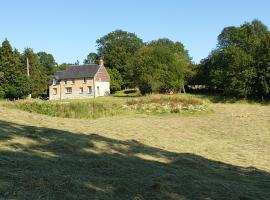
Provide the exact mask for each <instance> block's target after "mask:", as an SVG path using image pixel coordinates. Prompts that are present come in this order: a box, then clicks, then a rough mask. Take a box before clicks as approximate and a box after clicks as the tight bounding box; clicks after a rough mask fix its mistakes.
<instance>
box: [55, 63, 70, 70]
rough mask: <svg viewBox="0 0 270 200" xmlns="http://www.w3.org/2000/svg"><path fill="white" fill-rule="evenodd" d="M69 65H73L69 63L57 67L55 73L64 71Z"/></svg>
mask: <svg viewBox="0 0 270 200" xmlns="http://www.w3.org/2000/svg"><path fill="white" fill-rule="evenodd" d="M71 65H73V64H71V63H62V64H61V65H59V66H58V68H57V71H64V70H66V69H67V68H68V67H69V66H71Z"/></svg>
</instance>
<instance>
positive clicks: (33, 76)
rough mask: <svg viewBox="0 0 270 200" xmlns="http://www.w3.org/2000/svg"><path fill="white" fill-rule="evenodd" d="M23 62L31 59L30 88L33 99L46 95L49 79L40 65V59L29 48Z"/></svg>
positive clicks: (24, 54) (25, 51)
mask: <svg viewBox="0 0 270 200" xmlns="http://www.w3.org/2000/svg"><path fill="white" fill-rule="evenodd" d="M22 57H23V60H26V58H28V59H29V65H30V67H29V68H30V77H29V79H30V88H31V94H32V97H34V98H36V97H40V96H42V95H44V94H46V91H47V77H46V73H45V70H44V68H43V66H42V64H41V63H40V60H39V57H38V55H37V54H35V53H34V52H33V50H32V49H30V48H27V49H25V50H24V53H23V56H22Z"/></svg>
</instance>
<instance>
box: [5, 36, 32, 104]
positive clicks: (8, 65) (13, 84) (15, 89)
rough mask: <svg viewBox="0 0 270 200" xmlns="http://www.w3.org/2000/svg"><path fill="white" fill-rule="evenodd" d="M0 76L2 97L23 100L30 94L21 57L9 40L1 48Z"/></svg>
mask: <svg viewBox="0 0 270 200" xmlns="http://www.w3.org/2000/svg"><path fill="white" fill-rule="evenodd" d="M0 74H1V77H0V79H1V82H0V93H1V97H5V98H11V99H13V98H23V97H26V96H27V95H28V94H29V92H30V88H29V81H28V78H27V76H26V68H24V65H23V63H22V60H21V55H20V53H19V52H18V51H17V50H16V49H15V50H14V51H13V49H12V47H11V45H10V43H9V41H8V40H7V39H5V41H4V42H3V43H2V46H1V48H0Z"/></svg>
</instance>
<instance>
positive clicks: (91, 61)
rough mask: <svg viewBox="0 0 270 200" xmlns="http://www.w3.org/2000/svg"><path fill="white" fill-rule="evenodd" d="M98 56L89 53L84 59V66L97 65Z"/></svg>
mask: <svg viewBox="0 0 270 200" xmlns="http://www.w3.org/2000/svg"><path fill="white" fill-rule="evenodd" d="M98 59H99V57H98V54H96V53H93V52H91V53H89V54H88V55H87V57H86V59H85V60H84V61H83V63H84V64H98Z"/></svg>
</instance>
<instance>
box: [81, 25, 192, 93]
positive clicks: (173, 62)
mask: <svg viewBox="0 0 270 200" xmlns="http://www.w3.org/2000/svg"><path fill="white" fill-rule="evenodd" d="M96 43H97V47H98V48H97V53H94V52H91V53H90V54H89V55H88V56H87V58H86V59H85V60H84V63H93V62H95V63H97V62H98V61H97V60H98V58H100V57H102V58H103V59H104V61H105V64H106V67H107V69H108V71H109V74H110V76H111V90H112V91H117V90H120V89H123V88H134V87H139V89H140V90H141V92H142V93H143V94H145V93H151V92H167V91H179V90H180V89H181V88H182V86H183V85H184V84H185V82H186V80H187V76H188V74H189V70H191V58H190V57H189V55H188V52H187V50H185V48H184V45H183V44H182V43H180V42H173V41H171V40H169V39H166V38H162V39H158V40H153V41H151V42H148V43H144V42H143V41H142V39H140V38H138V36H137V35H136V34H134V33H129V32H126V31H122V30H116V31H113V32H111V33H109V34H107V35H105V36H104V37H102V38H100V39H98V40H97V41H96Z"/></svg>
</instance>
